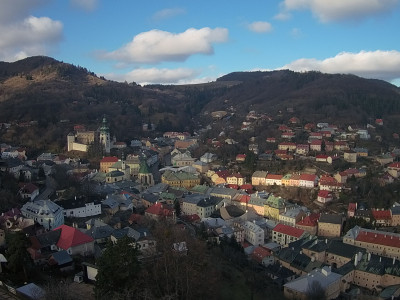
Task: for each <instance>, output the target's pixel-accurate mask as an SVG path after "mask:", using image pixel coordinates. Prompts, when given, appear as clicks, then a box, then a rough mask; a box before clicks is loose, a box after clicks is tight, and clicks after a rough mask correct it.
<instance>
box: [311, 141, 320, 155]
mask: <svg viewBox="0 0 400 300" xmlns="http://www.w3.org/2000/svg"><path fill="white" fill-rule="evenodd" d="M321 150H322V141H321V140H312V141H311V143H310V151H317V152H319V151H321Z"/></svg>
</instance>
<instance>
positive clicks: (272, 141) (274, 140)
mask: <svg viewBox="0 0 400 300" xmlns="http://www.w3.org/2000/svg"><path fill="white" fill-rule="evenodd" d="M266 141H267V143H276V138H274V137H269V138H267V140H266Z"/></svg>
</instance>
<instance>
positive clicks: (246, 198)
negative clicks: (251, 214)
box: [240, 195, 250, 204]
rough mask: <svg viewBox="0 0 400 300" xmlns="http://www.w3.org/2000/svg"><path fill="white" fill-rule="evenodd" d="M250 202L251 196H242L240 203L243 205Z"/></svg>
mask: <svg viewBox="0 0 400 300" xmlns="http://www.w3.org/2000/svg"><path fill="white" fill-rule="evenodd" d="M249 200H250V196H249V195H242V196H241V197H240V202H241V203H246V204H247V203H249Z"/></svg>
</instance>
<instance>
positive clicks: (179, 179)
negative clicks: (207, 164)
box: [161, 171, 200, 189]
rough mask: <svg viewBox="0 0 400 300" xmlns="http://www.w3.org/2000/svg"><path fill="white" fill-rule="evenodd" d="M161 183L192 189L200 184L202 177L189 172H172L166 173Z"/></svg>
mask: <svg viewBox="0 0 400 300" xmlns="http://www.w3.org/2000/svg"><path fill="white" fill-rule="evenodd" d="M161 182H162V183H165V184H168V185H170V186H174V187H183V188H186V189H191V188H192V187H194V186H196V185H198V184H200V177H199V176H198V175H197V174H193V173H188V172H183V171H179V172H172V171H166V172H165V173H164V174H163V175H162V176H161Z"/></svg>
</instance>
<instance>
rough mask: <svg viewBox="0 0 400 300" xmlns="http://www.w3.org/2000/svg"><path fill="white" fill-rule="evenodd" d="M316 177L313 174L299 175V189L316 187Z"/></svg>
mask: <svg viewBox="0 0 400 300" xmlns="http://www.w3.org/2000/svg"><path fill="white" fill-rule="evenodd" d="M317 183H318V176H317V175H315V174H301V175H300V184H299V186H300V187H306V188H313V187H315V186H317Z"/></svg>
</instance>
